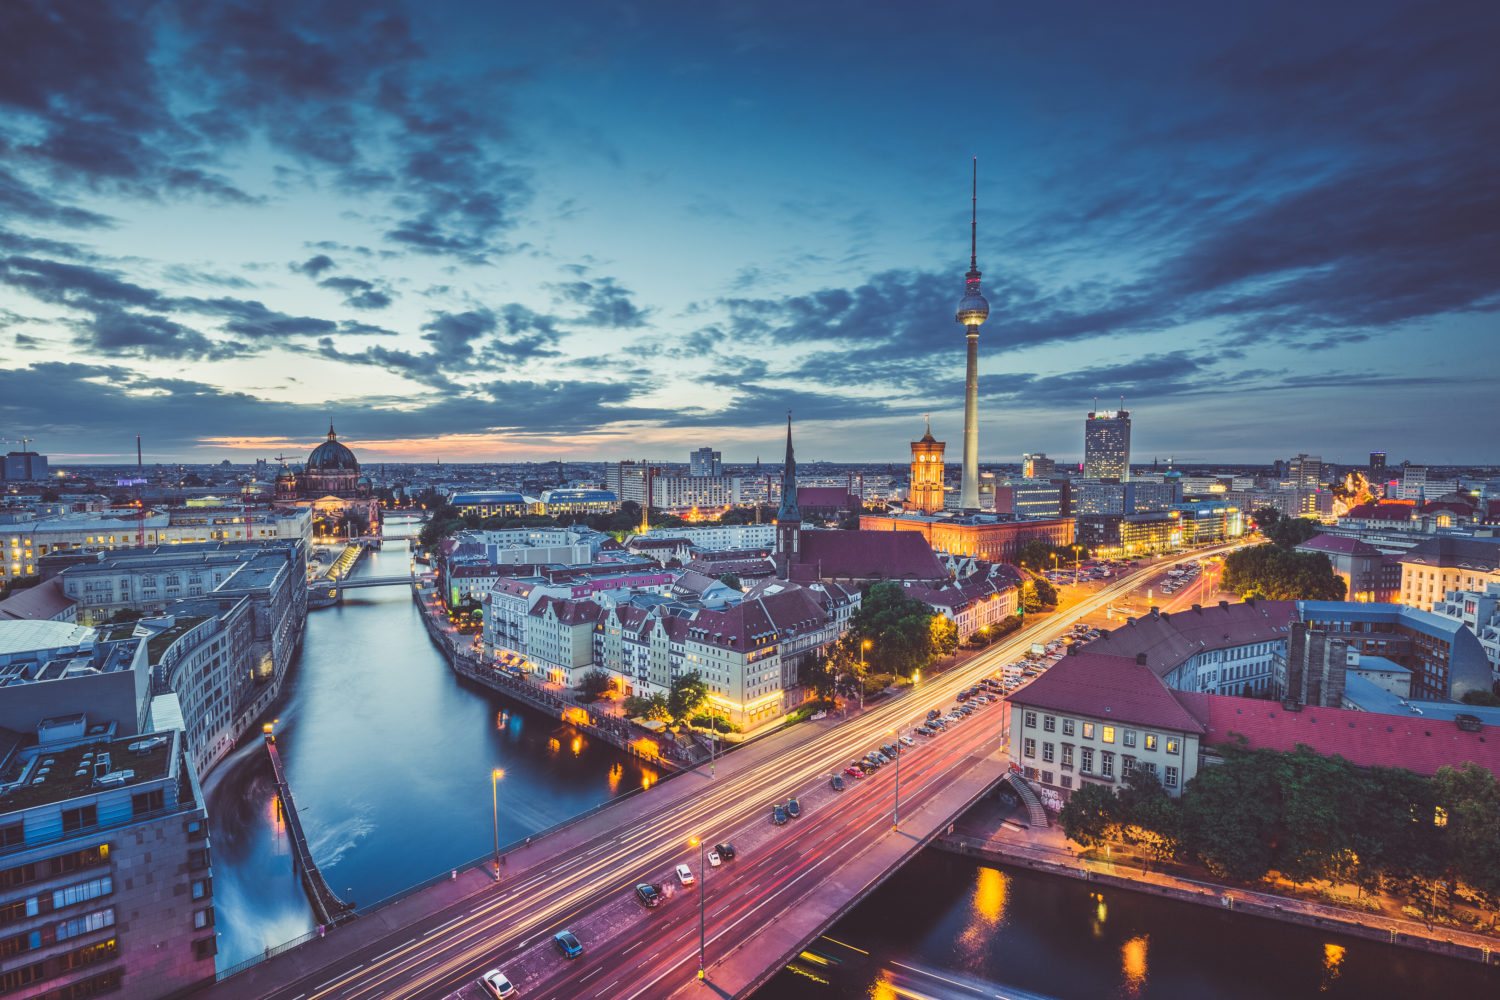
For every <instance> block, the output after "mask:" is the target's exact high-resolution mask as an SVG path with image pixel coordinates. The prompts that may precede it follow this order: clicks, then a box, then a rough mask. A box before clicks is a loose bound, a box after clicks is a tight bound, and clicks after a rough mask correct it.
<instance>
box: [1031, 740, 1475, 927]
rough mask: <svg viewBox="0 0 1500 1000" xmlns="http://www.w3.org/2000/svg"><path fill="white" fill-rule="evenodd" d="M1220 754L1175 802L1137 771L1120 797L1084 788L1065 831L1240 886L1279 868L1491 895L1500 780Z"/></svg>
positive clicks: (1295, 756) (1364, 884)
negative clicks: (1442, 884)
mask: <svg viewBox="0 0 1500 1000" xmlns="http://www.w3.org/2000/svg"><path fill="white" fill-rule="evenodd" d="M1223 752H1224V763H1223V764H1219V765H1211V766H1208V767H1205V768H1204V769H1203V770H1201V771H1199V772H1198V776H1197V777H1196V778H1195V779H1194V780H1193V781H1191V782H1190V783H1189V784H1188V786H1187V788H1186V789H1184V791H1183V794H1182V797H1181V799H1173V798H1171V797H1170V796H1168V795H1167V794H1166V792H1165V791H1164V790H1163V789H1162V787H1161V785H1160V783H1158V782H1157V780H1156V778H1155V777H1154V776H1153V775H1151V774H1150V773H1149V772H1146V771H1141V770H1137V771H1135V772H1134V773H1133V774H1132V775H1131V776H1130V778H1128V779H1127V780H1126V781H1125V782H1124V784H1123V787H1122V788H1121V789H1120V791H1119V793H1118V794H1116V793H1115V791H1114V790H1113V789H1111V788H1110V787H1108V786H1105V785H1100V784H1092V783H1090V784H1085V785H1084V786H1083V787H1081V788H1079V789H1078V790H1077V791H1075V792H1074V793H1073V795H1072V797H1071V798H1070V799H1069V800H1068V802H1067V804H1066V805H1065V806H1064V807H1063V809H1062V812H1061V814H1060V816H1059V822H1060V824H1061V826H1062V828H1063V831H1064V832H1065V833H1066V834H1067V835H1068V837H1069V838H1070V839H1072V840H1074V841H1076V842H1077V843H1079V844H1081V845H1083V846H1084V847H1095V846H1102V845H1104V844H1107V843H1111V842H1114V843H1124V844H1134V845H1137V846H1139V847H1141V848H1142V849H1144V850H1146V851H1147V852H1148V853H1150V854H1151V855H1153V856H1155V857H1156V858H1158V859H1167V858H1175V859H1178V860H1183V861H1197V862H1199V863H1201V864H1202V865H1203V866H1204V867H1206V868H1207V869H1208V870H1209V871H1210V872H1212V873H1213V874H1214V875H1216V876H1218V877H1220V878H1225V879H1231V880H1234V881H1240V882H1254V881H1257V880H1259V879H1261V878H1263V877H1265V876H1266V875H1267V874H1268V873H1270V872H1272V871H1276V872H1279V873H1280V874H1281V875H1282V876H1284V877H1286V878H1287V879H1289V880H1291V881H1292V882H1296V883H1300V882H1311V881H1314V880H1328V881H1331V882H1337V883H1344V884H1352V885H1356V886H1358V887H1359V888H1360V889H1361V890H1362V891H1366V892H1369V891H1375V890H1377V889H1382V888H1389V889H1396V890H1399V891H1405V892H1407V893H1409V894H1410V893H1420V892H1424V891H1429V890H1430V889H1431V887H1432V885H1433V883H1435V882H1436V881H1439V880H1458V881H1462V882H1463V883H1465V884H1466V885H1468V886H1469V887H1470V888H1471V889H1473V890H1475V891H1476V892H1480V893H1483V894H1485V895H1487V896H1491V897H1493V896H1496V895H1500V782H1497V781H1496V779H1495V776H1494V775H1493V774H1491V773H1490V772H1489V771H1487V770H1486V769H1484V768H1483V767H1480V766H1478V765H1476V764H1472V763H1469V764H1463V765H1461V766H1459V767H1442V768H1439V769H1438V772H1437V774H1436V775H1434V776H1433V777H1431V778H1426V777H1423V776H1422V775H1419V774H1415V773H1413V772H1411V771H1406V770H1402V769H1399V768H1383V767H1373V768H1369V769H1365V770H1362V769H1359V768H1356V767H1355V766H1354V765H1353V764H1351V763H1349V762H1348V761H1347V760H1345V759H1344V758H1342V757H1337V756H1332V757H1328V756H1324V755H1322V754H1319V753H1316V752H1315V751H1313V750H1312V749H1310V748H1308V747H1306V746H1298V747H1297V749H1296V750H1294V751H1291V752H1289V753H1287V752H1280V751H1275V750H1266V749H1261V750H1248V749H1245V748H1244V747H1242V746H1233V745H1231V746H1226V747H1225V748H1224V749H1223Z"/></svg>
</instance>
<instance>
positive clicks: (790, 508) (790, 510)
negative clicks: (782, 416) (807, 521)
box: [776, 410, 802, 521]
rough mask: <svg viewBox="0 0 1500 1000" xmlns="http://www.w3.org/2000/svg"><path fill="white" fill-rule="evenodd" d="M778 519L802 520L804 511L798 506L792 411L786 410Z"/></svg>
mask: <svg viewBox="0 0 1500 1000" xmlns="http://www.w3.org/2000/svg"><path fill="white" fill-rule="evenodd" d="M776 520H778V521H788V520H790V521H800V520H802V511H801V510H799V509H798V507H797V456H796V455H795V454H794V453H793V451H792V411H791V410H787V411H786V464H785V465H784V466H782V469H781V507H780V508H779V509H778V510H777V511H776Z"/></svg>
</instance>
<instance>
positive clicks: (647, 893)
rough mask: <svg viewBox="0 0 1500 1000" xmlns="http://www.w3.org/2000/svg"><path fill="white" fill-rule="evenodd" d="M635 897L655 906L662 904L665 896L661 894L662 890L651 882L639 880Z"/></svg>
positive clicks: (650, 905)
mask: <svg viewBox="0 0 1500 1000" xmlns="http://www.w3.org/2000/svg"><path fill="white" fill-rule="evenodd" d="M635 898H636V899H639V900H640V901H641V902H642V903H645V904H646V905H647V906H649V907H652V908H655V907H657V906H660V905H661V901H662V899H663V898H664V897H663V896H662V894H661V890H660V889H658V888H657V887H656V886H654V885H652V884H651V883H650V882H637V883H636V886H635Z"/></svg>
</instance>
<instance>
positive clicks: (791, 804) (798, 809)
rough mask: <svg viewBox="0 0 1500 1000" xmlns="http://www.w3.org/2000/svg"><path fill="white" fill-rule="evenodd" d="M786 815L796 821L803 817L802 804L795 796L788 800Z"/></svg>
mask: <svg viewBox="0 0 1500 1000" xmlns="http://www.w3.org/2000/svg"><path fill="white" fill-rule="evenodd" d="M786 814H787V815H788V816H790V817H792V819H796V818H797V817H799V816H801V815H802V803H800V802H798V801H797V797H796V796H795V795H794V796H792V797H791V798H789V799H787V800H786Z"/></svg>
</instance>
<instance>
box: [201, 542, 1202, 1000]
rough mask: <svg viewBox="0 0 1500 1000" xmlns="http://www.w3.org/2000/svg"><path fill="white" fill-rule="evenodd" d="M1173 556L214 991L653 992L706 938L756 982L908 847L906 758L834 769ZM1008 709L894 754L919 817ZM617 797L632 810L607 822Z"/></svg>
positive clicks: (996, 763)
mask: <svg viewBox="0 0 1500 1000" xmlns="http://www.w3.org/2000/svg"><path fill="white" fill-rule="evenodd" d="M1212 551H1213V550H1207V551H1206V552H1205V551H1200V552H1198V553H1195V554H1194V555H1193V556H1187V557H1183V558H1184V559H1189V558H1201V557H1202V556H1203V555H1205V554H1212ZM1167 565H1169V564H1167V563H1158V564H1155V565H1154V566H1150V567H1147V568H1144V569H1140V570H1137V571H1135V572H1133V573H1131V574H1129V575H1127V576H1123V577H1121V578H1119V579H1117V580H1115V581H1112V582H1110V583H1108V584H1107V585H1105V586H1103V587H1101V588H1100V589H1099V590H1097V591H1096V592H1094V593H1092V594H1090V595H1089V596H1087V597H1086V598H1084V599H1083V600H1082V601H1080V602H1079V603H1077V604H1076V605H1073V606H1072V607H1070V608H1069V609H1068V615H1067V616H1066V617H1064V616H1053V617H1052V618H1050V619H1048V620H1045V621H1043V622H1040V623H1038V624H1036V625H1033V626H1030V627H1028V628H1026V629H1023V630H1021V631H1020V632H1018V633H1016V634H1015V635H1014V636H1013V637H1011V638H1010V639H1008V640H1007V641H1005V642H1002V643H996V644H995V645H994V646H992V647H990V648H989V649H988V650H986V651H984V652H983V653H981V654H980V655H978V656H976V657H974V658H973V659H971V660H969V661H968V662H967V663H964V664H962V665H960V666H958V667H955V668H954V669H951V670H948V671H946V672H944V673H942V674H940V675H938V676H936V677H932V678H924V679H923V680H922V681H921V683H920V684H918V685H917V686H916V687H915V688H914V689H912V690H911V691H909V692H907V693H906V694H904V695H901V696H899V697H896V698H892V699H888V700H886V701H884V702H881V703H878V704H876V705H874V706H871V707H870V708H868V709H867V710H866V711H864V712H863V713H862V714H859V715H857V716H855V717H853V718H849V719H845V720H828V721H826V722H822V723H814V724H811V725H810V726H804V727H801V728H802V729H804V730H805V731H806V734H796V735H794V734H792V733H788V734H785V735H784V736H781V737H777V738H775V739H774V740H773V741H764V745H761V744H752V745H750V746H747V747H745V748H742V749H740V750H737V751H735V752H734V753H732V754H730V755H729V756H728V757H726V758H724V759H722V760H721V761H720V762H719V764H718V768H717V775H716V776H715V777H713V778H709V777H708V776H707V775H704V774H701V773H694V774H688V775H683V776H680V777H677V778H674V779H673V780H672V781H669V782H666V783H664V784H663V785H661V786H659V787H657V788H655V789H652V790H651V791H650V792H648V793H646V794H645V795H641V796H636V797H635V798H634V799H632V800H630V801H629V802H625V803H620V804H619V806H618V807H615V808H612V809H611V810H608V811H606V813H605V814H603V815H604V816H605V817H606V820H605V821H602V822H600V821H596V822H595V823H594V824H593V825H592V826H590V827H586V828H584V829H585V830H586V831H588V832H587V835H584V834H575V835H573V836H571V837H566V838H559V842H560V844H561V843H562V842H563V841H566V843H565V844H564V845H563V846H561V847H560V849H558V850H556V851H545V852H544V851H542V850H539V849H538V847H537V846H534V847H533V848H529V849H528V851H529V852H530V857H531V858H533V859H534V860H532V861H530V862H527V861H526V860H525V859H520V858H518V861H519V862H520V863H517V864H515V865H508V866H507V868H506V869H505V870H504V871H503V877H502V878H501V879H500V880H499V882H498V884H496V885H495V886H494V887H493V888H491V889H489V890H486V891H484V892H482V893H479V894H477V895H474V896H470V897H469V898H467V899H464V900H462V901H461V902H458V903H454V904H453V905H452V906H450V907H449V908H448V909H446V910H443V911H441V912H438V913H435V914H432V915H430V916H427V917H425V918H424V919H423V920H422V921H420V922H419V923H416V924H412V925H410V926H404V927H393V928H391V929H390V930H389V932H388V933H386V934H384V935H373V934H371V933H370V931H369V929H368V927H367V928H366V929H365V930H364V931H363V933H364V934H365V935H366V936H367V937H368V943H367V944H366V945H365V947H363V948H362V949H361V950H359V951H357V952H355V953H353V954H346V955H345V956H343V957H341V958H340V959H339V960H338V961H337V962H334V963H333V964H332V965H327V966H325V967H323V968H321V969H316V970H313V969H308V968H306V967H305V966H303V967H300V968H299V972H298V974H297V975H296V976H295V978H292V981H289V982H287V981H283V982H280V983H277V984H276V985H275V987H274V988H254V989H253V990H250V989H247V987H248V986H249V984H248V983H246V984H243V985H242V986H241V987H240V988H239V989H236V983H235V979H231V980H227V981H226V982H224V983H222V984H220V985H219V986H218V987H215V988H214V992H215V993H220V994H222V995H223V996H224V997H225V998H231V997H233V998H235V1000H238V998H241V997H248V996H264V997H274V998H275V1000H376V998H389V1000H396V998H417V997H440V996H447V995H450V994H456V995H461V996H463V997H465V998H470V997H480V996H482V995H484V994H482V993H481V991H480V988H479V987H478V986H477V985H475V980H476V979H477V977H478V976H479V975H480V974H481V973H483V972H484V971H485V970H487V969H491V968H496V967H498V968H501V969H503V970H504V971H505V972H506V974H507V975H508V976H509V978H510V979H511V980H512V981H513V982H514V983H516V985H517V986H518V987H519V988H520V994H521V995H523V996H526V997H539V998H556V1000H564V998H567V1000H573V998H583V1000H588V998H610V1000H654V998H657V997H668V996H672V995H673V994H674V993H676V992H677V991H679V990H683V989H684V988H688V989H690V990H705V989H706V988H705V987H703V986H701V985H699V984H697V983H696V982H695V980H696V977H697V972H698V956H699V941H700V937H701V938H702V939H703V940H704V941H705V944H706V954H707V959H708V964H709V970H710V972H709V980H710V984H711V985H715V984H718V992H720V994H721V995H733V994H734V993H735V992H736V991H737V990H738V989H739V988H740V987H739V985H738V984H740V983H744V982H748V981H750V980H748V979H747V978H746V971H745V970H746V968H747V967H749V966H753V965H754V964H755V963H756V962H757V961H758V962H761V963H774V962H776V961H777V959H778V958H780V957H781V955H782V953H783V950H784V949H783V947H782V946H781V945H779V944H773V943H772V941H773V939H774V937H775V934H774V932H775V931H778V930H779V931H782V932H783V933H782V937H783V938H784V937H785V931H786V928H787V926H789V925H791V924H794V923H796V921H797V918H798V916H799V915H801V916H804V917H805V916H806V915H807V913H809V912H813V911H812V910H809V907H812V906H814V902H813V901H816V900H817V898H818V893H819V888H820V886H824V885H831V884H838V885H840V886H843V887H844V888H845V889H847V887H848V885H850V884H854V885H855V887H856V888H862V887H863V886H864V885H866V884H868V883H869V881H870V880H871V879H872V877H878V873H876V875H872V873H871V871H870V870H869V869H870V867H871V865H872V864H875V865H876V866H877V868H878V866H879V864H880V862H879V859H880V858H882V857H885V856H887V855H888V854H889V852H890V850H891V848H892V845H893V844H894V845H895V846H896V847H897V848H901V845H900V843H899V841H897V840H896V839H895V838H897V837H898V836H899V835H897V834H895V833H893V831H892V819H893V816H892V813H893V808H894V806H895V798H896V787H895V786H896V781H897V773H896V772H897V767H896V765H888V766H886V767H884V768H881V769H880V770H879V771H877V772H875V773H874V774H872V775H870V776H868V777H866V778H864V779H860V780H855V779H847V786H848V787H847V789H846V790H845V791H843V792H836V791H834V790H833V789H832V788H830V787H829V781H828V779H829V777H830V776H831V775H833V774H835V773H838V772H840V771H842V770H843V768H844V767H845V766H847V765H848V763H849V762H850V761H851V760H853V759H854V758H856V757H859V756H861V755H863V754H864V753H865V752H866V751H868V750H870V749H872V748H873V747H875V746H877V745H879V744H881V743H887V742H891V741H892V736H891V735H890V734H891V733H893V732H894V733H910V731H911V729H912V728H913V726H914V725H915V724H916V723H918V722H919V721H920V720H921V719H922V718H923V717H924V716H925V714H926V713H927V711H928V710H929V709H932V708H944V709H946V708H948V707H950V706H952V705H953V704H954V696H955V694H956V693H957V692H958V691H959V690H962V689H963V688H966V687H968V686H970V685H972V684H974V683H975V682H976V681H977V680H978V679H979V678H980V677H983V676H987V675H989V674H991V673H993V672H995V670H996V669H997V668H998V667H999V665H1000V664H1002V663H1004V662H1007V661H1008V660H1011V659H1014V658H1016V657H1017V656H1019V655H1020V653H1021V651H1023V650H1024V649H1026V648H1028V647H1029V646H1030V645H1031V644H1032V643H1034V642H1041V641H1045V640H1046V639H1047V638H1050V637H1051V636H1052V635H1054V634H1055V633H1057V632H1058V631H1059V630H1060V629H1061V628H1063V627H1064V626H1065V625H1066V624H1067V623H1068V622H1070V621H1072V620H1073V619H1074V618H1077V617H1082V616H1084V615H1086V614H1089V613H1091V612H1093V611H1097V610H1099V609H1101V608H1103V607H1104V606H1105V605H1106V604H1107V603H1108V602H1110V601H1113V600H1116V599H1117V598H1119V597H1120V596H1121V595H1123V594H1126V593H1129V592H1130V591H1132V590H1134V589H1135V588H1136V587H1137V586H1139V585H1141V584H1142V583H1143V582H1144V581H1145V580H1147V579H1150V578H1152V577H1153V576H1155V575H1156V574H1159V573H1160V572H1161V571H1162V570H1163V569H1164V568H1165V567H1166V566H1167ZM1005 707H1006V706H1005V705H1004V704H1001V703H993V704H990V705H987V706H986V707H984V708H982V709H980V710H979V711H978V712H976V713H975V714H974V715H973V716H972V717H971V718H969V719H967V720H965V721H963V722H961V723H959V724H957V725H955V726H953V727H951V728H950V729H949V730H948V731H947V732H946V733H944V734H942V735H940V736H938V737H936V738H935V739H933V740H930V741H929V740H926V739H923V738H921V737H918V738H917V739H918V744H917V746H915V747H913V748H911V749H910V750H909V751H908V752H907V753H905V754H903V755H902V757H901V760H900V764H899V769H900V776H899V777H900V804H901V813H902V815H903V816H907V817H911V816H918V817H920V816H921V815H922V811H923V810H924V809H927V808H928V807H929V806H934V803H937V804H942V803H946V802H947V801H948V800H947V799H943V798H942V797H943V796H944V795H945V793H948V792H950V791H951V788H950V786H951V785H952V784H953V783H955V782H956V781H958V780H959V779H961V778H964V779H967V780H970V781H972V780H973V774H974V772H975V771H976V769H977V768H980V766H981V765H982V766H983V768H984V774H985V775H987V776H992V775H993V774H994V773H996V771H997V769H1003V766H1004V758H1003V756H1002V754H1003V739H1004V718H1003V713H1004V709H1005ZM793 795H795V796H797V797H798V798H799V799H800V801H801V804H802V808H803V815H802V816H801V817H800V818H798V819H793V820H790V821H789V822H788V823H787V825H785V826H775V825H773V824H772V822H771V818H770V812H771V805H772V804H773V803H777V802H780V803H785V802H786V800H787V799H788V798H789V797H791V796H793ZM943 807H944V808H946V805H944V806H943ZM616 809H617V810H618V812H619V819H618V820H617V821H615V822H609V821H608V820H607V817H608V816H609V815H610V814H611V813H613V812H615V811H616ZM695 838H697V839H701V840H702V841H703V842H705V843H706V844H707V845H708V846H709V847H712V845H714V844H716V843H719V842H723V841H730V842H732V843H733V844H734V846H735V848H736V855H737V856H736V858H735V859H734V860H732V861H728V862H726V863H725V864H723V865H722V866H720V867H718V868H712V869H710V870H709V871H708V873H707V878H706V879H705V877H704V872H703V870H702V868H703V865H702V864H701V862H700V856H701V855H700V849H699V848H698V847H694V846H691V844H690V841H692V840H693V839H695ZM538 846H544V845H538ZM882 851H885V852H886V853H885V854H882ZM891 856H893V857H898V856H899V855H891ZM682 863H686V864H688V865H689V866H690V867H691V869H692V871H693V874H694V876H695V878H696V880H697V884H695V885H693V886H691V887H683V886H681V885H678V884H676V879H675V876H674V875H673V869H674V867H675V866H676V865H678V864H682ZM861 866H863V867H861ZM641 881H649V882H654V883H664V884H665V885H667V887H668V889H669V892H670V896H669V898H667V899H666V900H665V901H664V902H663V903H662V904H661V905H660V906H658V907H656V908H654V909H647V908H646V907H645V906H643V905H642V904H641V903H640V902H638V901H637V900H636V898H635V896H634V893H633V886H634V885H635V884H636V883H637V882H641ZM700 891H701V893H702V895H701V897H700ZM700 906H701V910H702V913H701V916H700ZM819 912H820V911H819ZM366 919H367V920H371V921H375V920H377V919H378V916H377V917H370V918H366ZM700 920H701V923H700ZM360 922H361V921H357V922H356V924H358V923H360ZM565 928H566V929H569V930H572V931H573V932H574V934H575V935H576V936H577V937H578V939H579V941H580V942H581V943H582V945H583V954H582V956H580V957H578V958H574V959H571V960H569V959H565V958H564V957H563V956H562V955H561V953H560V952H559V951H558V950H557V949H556V948H555V947H554V945H553V942H552V940H551V938H552V935H553V934H554V933H555V932H556V931H558V930H561V929H565ZM335 933H342V931H339V932H335ZM777 940H779V939H777ZM792 940H793V941H794V942H795V940H798V939H797V938H795V937H794V938H793V939H792ZM824 946H825V947H832V948H837V947H840V946H838V945H836V944H831V943H828V942H824ZM268 971H269V970H268ZM236 978H238V977H236Z"/></svg>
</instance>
